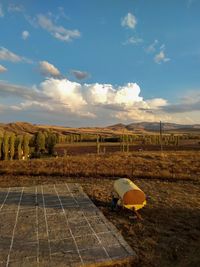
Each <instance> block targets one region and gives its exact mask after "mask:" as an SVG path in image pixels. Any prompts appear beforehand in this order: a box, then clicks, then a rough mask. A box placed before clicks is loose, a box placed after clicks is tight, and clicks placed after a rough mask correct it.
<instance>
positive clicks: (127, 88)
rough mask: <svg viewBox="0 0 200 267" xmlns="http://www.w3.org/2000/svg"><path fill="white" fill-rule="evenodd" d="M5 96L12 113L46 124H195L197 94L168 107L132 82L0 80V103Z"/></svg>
mask: <svg viewBox="0 0 200 267" xmlns="http://www.w3.org/2000/svg"><path fill="white" fill-rule="evenodd" d="M13 96H14V97H15V99H18V100H17V101H16V103H13V100H12V99H13ZM193 96H195V99H196V100H195V101H194V99H193ZM5 97H6V98H8V99H11V100H12V105H10V106H9V108H10V110H11V111H12V112H14V111H15V112H20V114H27V111H29V113H30V114H39V115H40V117H41V118H42V117H43V116H45V118H47V119H48V120H49V121H51V119H52V117H54V119H55V121H66V118H68V120H70V121H71V120H72V121H73V120H76V121H77V122H80V121H82V122H83V120H84V122H85V123H89V124H90V123H92V122H93V124H95V123H96V124H97V122H99V121H101V122H103V124H104V125H105V124H107V123H108V122H112V121H116V122H117V121H123V122H133V121H159V120H162V121H168V122H170V121H171V122H177V123H181V122H182V123H183V122H185V120H186V117H187V121H188V122H189V120H190V121H192V120H193V121H194V122H197V121H199V116H198V114H199V110H200V94H199V92H196V93H193V94H189V95H188V96H186V97H185V98H184V99H183V100H182V102H180V101H179V102H178V101H177V103H176V104H170V103H168V101H167V100H166V99H163V98H153V99H144V98H143V97H142V96H141V89H140V87H139V85H138V84H136V83H127V84H124V85H123V86H113V85H112V84H100V83H94V84H86V83H85V84H80V83H77V82H72V81H69V80H67V79H56V78H47V79H45V81H43V82H42V83H40V85H39V86H38V87H31V88H26V87H23V86H19V85H14V84H6V83H5V82H4V83H3V82H1V81H0V100H2V99H3V98H5ZM19 100H20V101H19ZM8 101H9V100H8ZM0 105H1V102H0ZM6 110H7V111H8V107H7V109H6ZM11 111H10V112H11ZM24 111H26V112H24ZM43 111H48V112H43ZM2 112H3V109H2ZM39 119H40V118H39ZM94 119H95V120H94Z"/></svg>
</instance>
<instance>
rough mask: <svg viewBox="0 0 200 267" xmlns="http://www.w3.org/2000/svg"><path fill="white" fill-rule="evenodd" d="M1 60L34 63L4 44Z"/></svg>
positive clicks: (0, 50) (0, 51)
mask: <svg viewBox="0 0 200 267" xmlns="http://www.w3.org/2000/svg"><path fill="white" fill-rule="evenodd" d="M0 60H5V61H11V62H26V63H32V61H31V60H29V59H27V58H25V57H22V56H19V55H17V54H15V53H13V52H11V51H10V50H8V49H7V48H5V47H2V46H1V47H0Z"/></svg>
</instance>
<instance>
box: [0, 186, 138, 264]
mask: <svg viewBox="0 0 200 267" xmlns="http://www.w3.org/2000/svg"><path fill="white" fill-rule="evenodd" d="M135 257H136V255H135V253H134V251H133V250H132V249H131V248H130V246H129V245H128V244H127V243H126V241H125V240H124V239H123V237H122V236H121V235H120V233H119V232H118V230H117V229H116V228H115V227H114V226H113V225H112V224H111V223H110V222H109V221H108V220H107V219H106V218H105V217H104V215H103V214H102V212H101V211H100V210H99V209H98V208H97V207H96V206H95V205H94V204H93V202H92V201H91V200H90V199H89V197H88V196H87V194H85V193H84V191H83V189H82V187H81V186H80V185H78V184H74V183H65V184H53V185H41V186H32V187H13V188H0V266H4V267H8V266H9V267H10V266H15V267H16V266H20V267H21V266H25V267H30V266H36V267H45V266H48V267H49V266H50V267H51V266H56V267H61V266H74V267H75V266H76V267H78V266H112V265H114V264H116V263H117V264H120V263H130V262H133V261H134V259H135Z"/></svg>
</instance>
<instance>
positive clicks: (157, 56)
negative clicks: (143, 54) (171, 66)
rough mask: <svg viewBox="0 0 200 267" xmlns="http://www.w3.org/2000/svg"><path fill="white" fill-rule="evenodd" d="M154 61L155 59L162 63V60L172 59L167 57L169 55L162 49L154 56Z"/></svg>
mask: <svg viewBox="0 0 200 267" xmlns="http://www.w3.org/2000/svg"><path fill="white" fill-rule="evenodd" d="M154 61H155V62H156V63H157V64H160V63H162V62H167V61H170V58H167V57H166V56H165V53H164V51H160V52H159V53H158V54H156V55H155V57H154Z"/></svg>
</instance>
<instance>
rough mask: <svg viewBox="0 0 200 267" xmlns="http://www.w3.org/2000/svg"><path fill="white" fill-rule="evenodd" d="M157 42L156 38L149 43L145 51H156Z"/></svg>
mask: <svg viewBox="0 0 200 267" xmlns="http://www.w3.org/2000/svg"><path fill="white" fill-rule="evenodd" d="M157 44H158V40H154V41H153V43H152V44H150V45H149V46H148V47H147V49H146V51H147V52H148V53H153V52H155V51H156V46H157Z"/></svg>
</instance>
